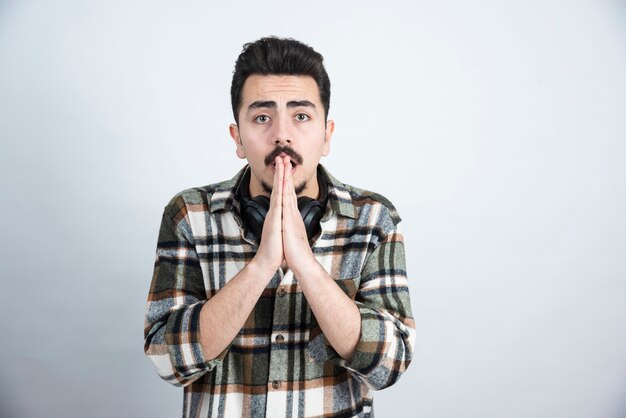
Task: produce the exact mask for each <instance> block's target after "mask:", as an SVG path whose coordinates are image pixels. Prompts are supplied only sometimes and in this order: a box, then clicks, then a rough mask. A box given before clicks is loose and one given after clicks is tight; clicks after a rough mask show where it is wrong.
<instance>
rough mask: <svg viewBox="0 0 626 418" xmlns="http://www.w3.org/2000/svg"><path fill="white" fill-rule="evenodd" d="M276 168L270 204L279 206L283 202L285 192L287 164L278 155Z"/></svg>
mask: <svg viewBox="0 0 626 418" xmlns="http://www.w3.org/2000/svg"><path fill="white" fill-rule="evenodd" d="M274 162H275V163H276V168H275V171H274V186H273V188H272V195H271V196H270V205H272V206H277V205H280V204H281V202H282V200H283V199H282V194H283V182H284V176H285V174H284V173H285V165H284V164H283V160H282V159H281V158H280V157H276V159H275V160H274Z"/></svg>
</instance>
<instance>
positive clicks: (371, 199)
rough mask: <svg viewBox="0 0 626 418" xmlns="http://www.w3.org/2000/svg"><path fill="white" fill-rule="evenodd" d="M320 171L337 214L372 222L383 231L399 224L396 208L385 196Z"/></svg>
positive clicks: (399, 219)
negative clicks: (327, 184) (327, 185)
mask: <svg viewBox="0 0 626 418" xmlns="http://www.w3.org/2000/svg"><path fill="white" fill-rule="evenodd" d="M322 169H323V170H324V171H323V172H324V174H325V175H326V178H327V180H328V181H329V195H331V196H333V197H334V198H335V199H336V201H335V202H334V205H335V206H336V211H337V212H338V213H339V214H343V215H347V216H349V217H355V218H357V219H360V220H367V223H372V221H374V222H375V223H377V224H378V225H379V226H382V227H383V229H385V230H389V229H392V228H395V226H396V225H397V224H398V223H400V221H401V218H400V215H399V214H398V211H397V209H396V207H395V206H394V205H393V203H391V201H390V200H389V199H387V198H386V197H385V196H383V195H382V194H380V193H376V192H373V191H371V190H366V189H362V188H359V187H355V186H352V185H350V184H346V183H343V182H341V181H339V180H337V179H336V178H334V177H333V176H332V175H331V174H330V173H328V171H326V170H325V169H324V168H323V167H322ZM374 219H375V220H374Z"/></svg>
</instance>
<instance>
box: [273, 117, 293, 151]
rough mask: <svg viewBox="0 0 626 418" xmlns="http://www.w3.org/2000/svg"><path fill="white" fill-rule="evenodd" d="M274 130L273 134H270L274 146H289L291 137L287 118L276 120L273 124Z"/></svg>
mask: <svg viewBox="0 0 626 418" xmlns="http://www.w3.org/2000/svg"><path fill="white" fill-rule="evenodd" d="M274 128H275V129H274V132H272V138H273V141H274V145H291V142H292V135H291V130H290V129H289V128H290V127H289V121H288V118H285V117H282V118H278V121H277V123H275V124H274Z"/></svg>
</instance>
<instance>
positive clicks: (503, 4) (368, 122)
mask: <svg viewBox="0 0 626 418" xmlns="http://www.w3.org/2000/svg"><path fill="white" fill-rule="evenodd" d="M383 3H385V4H386V6H382V4H383ZM625 17H626V4H625V3H624V2H623V1H618V0H612V1H609V0H574V1H558V0H544V1H539V0H534V1H533V0H531V1H525V2H512V1H479V2H464V1H458V0H457V1H454V0H445V1H439V2H426V1H413V2H409V1H405V2H400V1H388V2H374V1H342V2H341V1H336V2H326V1H317V2H308V3H297V2H289V1H279V2H272V3H271V4H270V3H262V2H252V1H248V2H230V3H228V2H219V3H218V2H213V3H212V4H211V2H200V1H197V2H173V1H172V2H159V3H158V4H157V3H156V2H151V1H135V2H125V1H107V2H104V1H103V2H82V1H75V2H71V1H55V2H44V1H21V2H18V1H4V2H0V139H1V142H0V144H1V145H0V146H1V148H0V159H1V161H0V163H1V164H0V182H1V183H0V184H1V186H2V201H1V206H0V207H1V208H2V216H1V217H0V226H1V228H2V234H3V239H2V241H1V244H0V245H1V253H2V262H1V263H0V277H1V280H2V282H1V283H2V287H1V289H0V315H1V317H0V318H1V319H0V335H1V336H2V337H1V340H2V343H1V345H0V347H1V349H0V353H1V354H2V356H1V358H2V360H1V362H2V363H1V366H0V415H1V416H3V417H5V416H6V417H16V418H20V417H35V416H53V417H172V416H179V415H180V411H181V404H182V396H181V391H180V389H176V388H173V387H170V386H168V385H167V384H165V383H163V382H161V381H160V379H159V378H158V377H157V375H156V374H155V373H154V371H153V370H152V366H151V365H150V363H149V362H148V360H147V359H146V358H144V356H143V351H142V350H143V347H142V345H143V335H142V326H143V323H142V321H143V311H144V304H145V299H146V295H147V291H148V286H149V283H150V278H151V271H152V264H153V259H154V250H155V245H156V238H157V232H158V226H159V222H160V215H161V211H162V208H163V206H164V205H165V204H166V203H167V201H168V199H169V198H170V197H171V196H172V195H173V194H174V193H176V192H178V191H179V190H181V189H184V188H187V187H190V186H198V185H204V184H208V183H211V182H215V181H219V180H223V179H225V178H230V177H231V176H232V174H233V173H234V172H235V170H237V169H238V168H239V167H240V166H241V162H240V160H238V159H237V158H236V157H235V154H234V148H233V146H232V143H231V140H230V138H229V137H228V134H227V125H228V124H229V123H230V122H231V120H232V116H231V113H230V104H229V88H230V77H231V74H232V69H233V64H234V61H235V58H236V57H237V55H238V53H239V51H240V50H241V46H242V44H243V43H244V42H247V41H252V40H255V39H257V38H259V37H261V36H264V35H269V34H276V35H280V36H292V37H295V38H296V39H299V40H302V41H304V42H307V43H309V44H311V45H312V46H313V47H315V48H316V49H317V50H319V51H320V52H322V53H323V54H324V56H325V59H326V62H327V68H328V71H329V73H330V77H331V81H332V85H333V87H332V98H331V116H332V117H333V118H334V119H335V121H336V123H337V130H336V134H335V137H334V145H333V148H332V151H331V155H330V156H329V157H328V158H327V159H326V161H325V164H326V166H327V167H328V168H330V169H331V170H332V172H333V173H334V174H335V175H336V177H338V178H339V179H341V180H343V181H345V182H347V183H352V184H355V185H357V186H360V187H364V188H369V189H373V190H376V191H379V192H382V193H383V194H385V195H386V196H387V197H389V198H390V199H391V200H392V201H393V202H394V203H395V204H396V206H397V207H398V209H399V211H400V214H401V215H402V217H403V219H404V232H405V237H406V242H407V255H408V269H409V274H410V278H411V292H412V302H413V309H414V314H415V316H416V320H417V331H418V343H417V348H416V352H415V359H414V361H413V364H412V365H411V367H410V368H409V370H408V371H407V373H406V374H405V376H404V377H403V378H402V379H401V380H400V382H399V383H398V384H397V385H396V386H394V387H392V388H390V389H388V390H385V391H383V392H381V393H379V394H378V396H377V398H376V400H375V409H376V412H377V416H380V417H426V418H431V417H433V418H439V417H441V418H448V417H449V418H456V417H476V418H501V417H507V418H508V417H529V418H535V417H548V418H555V417H557V418H558V417H563V418H565V417H567V418H578V417H580V418H583V417H593V418H598V417H607V418H618V417H623V416H626V401H625V400H624V399H625V398H624V396H625V395H626V333H625V330H626V303H625V297H626V282H625V279H626V260H625V259H626V257H625V252H626V251H625V250H626V219H625V216H624V215H625V213H626V164H625V163H626V158H625V157H626V76H625V74H626V20H625Z"/></svg>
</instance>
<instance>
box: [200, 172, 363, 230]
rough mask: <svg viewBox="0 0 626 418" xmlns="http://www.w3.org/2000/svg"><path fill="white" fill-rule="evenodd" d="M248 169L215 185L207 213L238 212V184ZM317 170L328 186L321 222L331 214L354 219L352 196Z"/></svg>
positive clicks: (335, 180)
mask: <svg viewBox="0 0 626 418" xmlns="http://www.w3.org/2000/svg"><path fill="white" fill-rule="evenodd" d="M248 169H249V165H246V166H245V167H243V168H242V169H241V170H239V172H238V173H237V174H235V176H234V177H233V178H232V179H230V180H227V181H224V182H222V183H219V184H217V187H216V188H215V190H214V191H213V194H212V195H211V199H210V200H209V211H210V212H211V213H215V212H218V211H231V210H233V209H235V211H236V212H237V213H238V212H239V196H238V193H237V187H239V183H240V182H241V179H242V178H243V175H244V174H245V172H246V170H248ZM318 170H320V172H321V174H322V175H323V176H324V178H325V179H326V183H327V185H328V204H327V209H326V213H325V214H324V216H323V218H322V220H326V219H328V218H329V217H330V216H331V215H332V214H333V213H336V214H338V215H340V216H347V217H349V218H354V219H356V218H357V210H356V208H355V207H354V205H353V203H352V196H351V195H350V191H349V190H348V188H347V187H346V185H345V184H343V183H342V182H340V181H339V180H337V179H336V178H334V177H333V176H332V175H331V174H330V173H329V172H328V171H327V170H326V168H324V166H323V165H321V164H319V165H318Z"/></svg>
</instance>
